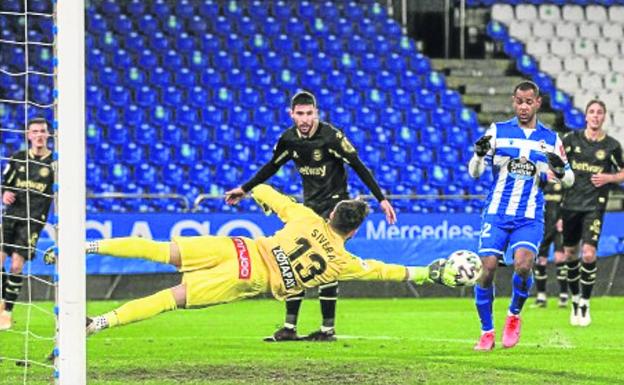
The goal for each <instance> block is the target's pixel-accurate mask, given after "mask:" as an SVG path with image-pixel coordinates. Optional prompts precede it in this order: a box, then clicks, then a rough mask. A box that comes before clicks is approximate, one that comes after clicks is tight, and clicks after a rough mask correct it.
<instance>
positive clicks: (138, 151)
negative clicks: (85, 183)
mask: <svg viewBox="0 0 624 385" xmlns="http://www.w3.org/2000/svg"><path fill="white" fill-rule="evenodd" d="M121 156H122V158H123V161H124V163H125V164H128V165H131V166H136V165H139V164H141V163H142V162H143V161H144V160H145V154H144V151H143V147H141V146H139V145H138V144H136V143H135V142H126V143H124V144H123V146H122V148H121ZM87 178H90V176H89V175H88V174H87Z"/></svg>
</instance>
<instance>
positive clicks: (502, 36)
mask: <svg viewBox="0 0 624 385" xmlns="http://www.w3.org/2000/svg"><path fill="white" fill-rule="evenodd" d="M485 30H486V33H487V34H488V36H490V37H491V38H492V39H494V40H497V41H505V40H507V38H508V37H509V35H508V33H507V29H506V28H505V26H504V25H503V24H501V23H499V22H498V21H496V20H492V21H490V22H489V23H488V24H487V26H486V28H485Z"/></svg>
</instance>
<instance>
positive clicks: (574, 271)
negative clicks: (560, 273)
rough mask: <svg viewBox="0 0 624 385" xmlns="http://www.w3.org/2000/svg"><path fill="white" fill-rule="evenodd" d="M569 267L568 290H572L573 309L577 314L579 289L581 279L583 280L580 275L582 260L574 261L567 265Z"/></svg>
mask: <svg viewBox="0 0 624 385" xmlns="http://www.w3.org/2000/svg"><path fill="white" fill-rule="evenodd" d="M567 266H568V288H569V289H570V293H571V294H572V307H573V310H574V312H576V310H577V308H578V301H579V297H580V296H579V293H580V292H581V289H580V287H579V279H580V278H581V276H580V273H579V268H580V266H581V261H580V260H578V259H577V260H574V261H571V262H568V263H567Z"/></svg>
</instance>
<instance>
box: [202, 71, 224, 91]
mask: <svg viewBox="0 0 624 385" xmlns="http://www.w3.org/2000/svg"><path fill="white" fill-rule="evenodd" d="M201 82H202V84H203V85H204V86H206V87H207V88H209V89H214V88H218V87H221V86H222V85H223V78H222V77H221V72H220V71H217V70H216V69H214V68H210V67H209V68H206V69H205V70H204V71H203V72H202V77H201Z"/></svg>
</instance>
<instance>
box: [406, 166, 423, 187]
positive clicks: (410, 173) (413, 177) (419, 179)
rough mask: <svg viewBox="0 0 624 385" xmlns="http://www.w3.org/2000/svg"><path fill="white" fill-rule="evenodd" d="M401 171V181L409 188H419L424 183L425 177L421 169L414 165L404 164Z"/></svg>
mask: <svg viewBox="0 0 624 385" xmlns="http://www.w3.org/2000/svg"><path fill="white" fill-rule="evenodd" d="M403 166H404V167H403V168H402V169H401V172H400V173H401V178H400V181H401V182H402V183H405V184H406V185H407V186H409V187H415V186H419V185H421V184H422V183H423V181H424V179H425V177H424V173H423V170H422V168H421V167H419V166H417V165H414V164H404V165H403Z"/></svg>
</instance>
